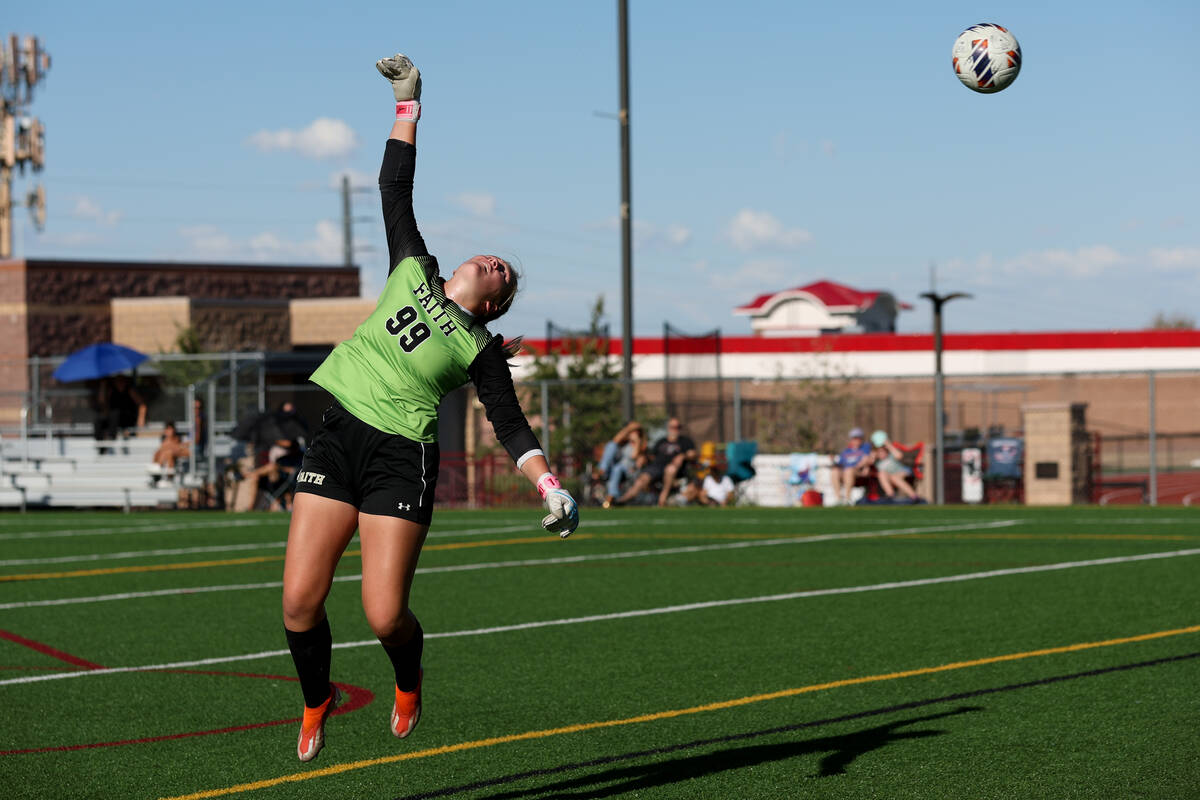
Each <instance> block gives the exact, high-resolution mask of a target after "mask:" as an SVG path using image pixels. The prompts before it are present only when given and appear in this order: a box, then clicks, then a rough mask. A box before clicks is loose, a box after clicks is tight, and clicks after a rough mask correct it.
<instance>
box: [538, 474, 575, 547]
mask: <svg viewBox="0 0 1200 800" xmlns="http://www.w3.org/2000/svg"><path fill="white" fill-rule="evenodd" d="M537 488H538V491H539V492H541V494H542V499H544V500H545V501H546V510H547V511H549V512H550V513H549V514H547V515H546V516H545V518H544V519H542V527H543V528H545V529H546V530H548V531H550V532H551V533H557V534H558V535H559V536H561V537H562V538H563V539H565V538H567V537H568V536H570V535H571V534H572V533H574V532H575V529H576V528H578V527H579V505H578V504H577V503H576V502H575V498H574V497H571V493H570V492H568V491H567V490H566V489H564V488H562V484H561V483H559V482H558V478H556V477H554V476H553V475H551V474H550V473H549V472H547V473H545V474H543V475H542V477H540V478H538V482H537Z"/></svg>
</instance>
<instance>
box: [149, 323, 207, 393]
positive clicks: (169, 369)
mask: <svg viewBox="0 0 1200 800" xmlns="http://www.w3.org/2000/svg"><path fill="white" fill-rule="evenodd" d="M175 348H176V350H177V351H178V352H180V353H183V354H185V355H195V354H197V353H202V352H204V350H203V348H202V347H201V346H200V336H199V335H198V334H197V333H196V329H195V328H193V327H192V326H190V325H189V326H187V327H183V326H180V325H177V326H176V334H175ZM156 366H157V367H158V371H159V372H160V373H162V376H163V380H164V381H165V382H166V383H167V384H168V385H171V386H181V387H182V386H190V385H191V384H193V383H197V382H199V381H202V380H204V379H205V378H207V377H208V376H210V375H212V374H213V373H214V372H216V371H217V367H218V364H217V362H215V361H201V360H193V359H188V360H181V361H166V360H163V361H159V362H158V363H157V365H156Z"/></svg>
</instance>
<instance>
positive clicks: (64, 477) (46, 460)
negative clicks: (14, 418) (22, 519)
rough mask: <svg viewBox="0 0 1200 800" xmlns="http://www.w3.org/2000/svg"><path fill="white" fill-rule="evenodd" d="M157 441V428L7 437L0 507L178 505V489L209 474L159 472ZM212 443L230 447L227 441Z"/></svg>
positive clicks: (1, 454)
mask: <svg viewBox="0 0 1200 800" xmlns="http://www.w3.org/2000/svg"><path fill="white" fill-rule="evenodd" d="M158 445H159V437H158V436H157V435H155V434H154V433H153V432H147V433H146V434H145V435H143V436H139V437H132V438H127V439H117V440H107V441H96V440H95V439H94V438H92V437H91V436H71V435H57V436H45V437H40V436H32V437H26V438H14V437H4V438H2V439H0V508H21V509H26V508H102V507H108V508H121V509H124V510H125V511H129V510H131V509H134V508H175V507H176V506H177V504H178V500H179V490H180V488H191V487H195V486H199V485H202V484H203V483H204V481H205V479H206V478H205V476H204V474H203V473H202V472H196V471H190V470H188V469H186V468H185V469H182V470H181V471H180V472H179V474H176V475H162V474H156V472H160V471H158V470H156V468H155V467H154V465H153V456H154V452H155V451H156V450H157V449H158ZM214 445H215V446H218V447H220V448H221V449H222V450H224V451H225V452H226V453H227V452H228V443H227V442H221V441H217V442H214ZM184 466H185V467H188V466H190V465H184ZM196 466H197V468H199V469H204V468H205V466H206V465H204V464H203V463H201V464H197V465H196Z"/></svg>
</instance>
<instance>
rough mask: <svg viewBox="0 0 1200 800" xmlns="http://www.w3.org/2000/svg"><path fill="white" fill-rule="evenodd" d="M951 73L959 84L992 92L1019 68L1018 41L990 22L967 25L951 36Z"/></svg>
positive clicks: (988, 92) (1004, 86) (1009, 81)
mask: <svg viewBox="0 0 1200 800" xmlns="http://www.w3.org/2000/svg"><path fill="white" fill-rule="evenodd" d="M952 53H953V56H954V74H955V75H957V76H958V79H959V80H960V81H962V83H963V86H966V87H967V88H968V89H972V90H974V91H976V92H982V93H984V94H992V93H993V92H998V91H1000V90H1001V89H1004V88H1006V87H1007V86H1008V85H1009V84H1010V83H1012V82H1013V81H1015V80H1016V79H1017V73H1019V72H1020V71H1021V45H1019V44H1017V37H1015V36H1013V35H1012V34H1011V33H1009V32H1008V30H1007V29H1005V28H1002V27H1000V26H999V25H996V24H994V23H991V22H981V23H980V24H978V25H972V26H971V27H969V28H967V29H966V30H965V31H963V32H962V33H961V34H959V36H958V38H957V39H955V40H954V50H953V51H952Z"/></svg>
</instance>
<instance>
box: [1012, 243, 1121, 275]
mask: <svg viewBox="0 0 1200 800" xmlns="http://www.w3.org/2000/svg"><path fill="white" fill-rule="evenodd" d="M1128 262H1129V259H1128V258H1126V257H1125V256H1123V255H1121V254H1120V253H1119V252H1117V251H1116V250H1115V249H1114V248H1112V247H1110V246H1109V245H1106V244H1098V245H1092V246H1090V247H1080V248H1078V249H1076V250H1064V249H1058V248H1054V249H1049V250H1040V251H1038V252H1034V253H1023V254H1021V255H1020V256H1017V257H1016V258H1014V259H1012V260H1010V261H1006V262H1004V263H1002V264H1001V269H1003V270H1004V271H1005V272H1007V273H1018V274H1019V273H1033V274H1036V275H1069V276H1071V277H1076V278H1094V277H1096V276H1097V275H1099V274H1101V273H1102V272H1105V271H1107V270H1109V269H1112V268H1114V267H1120V266H1122V265H1124V264H1127V263H1128Z"/></svg>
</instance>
